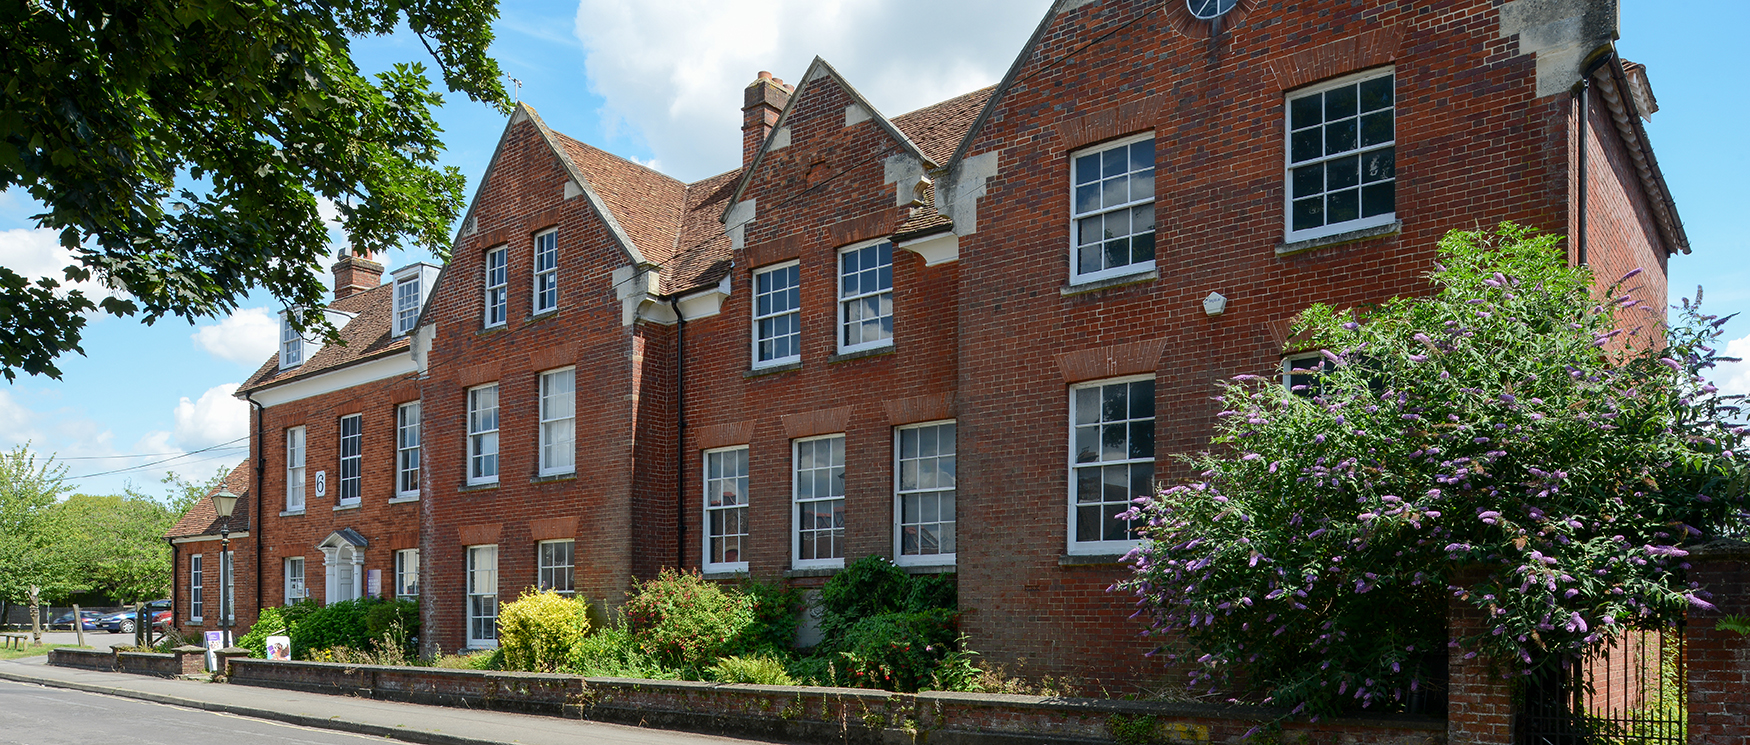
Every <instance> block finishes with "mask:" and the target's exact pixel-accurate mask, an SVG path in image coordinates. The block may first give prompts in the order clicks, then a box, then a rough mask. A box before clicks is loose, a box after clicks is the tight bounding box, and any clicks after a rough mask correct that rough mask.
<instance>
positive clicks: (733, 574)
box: [700, 566, 752, 580]
mask: <svg viewBox="0 0 1750 745" xmlns="http://www.w3.org/2000/svg"><path fill="white" fill-rule="evenodd" d="M700 576H702V577H704V578H705V579H709V580H729V579H747V578H748V577H750V576H752V575H749V574H748V573H747V567H745V566H744V567H742V568H740V569H712V570H707V571H705V572H703V573H701V575H700Z"/></svg>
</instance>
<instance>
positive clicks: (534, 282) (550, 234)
mask: <svg viewBox="0 0 1750 745" xmlns="http://www.w3.org/2000/svg"><path fill="white" fill-rule="evenodd" d="M533 244H534V260H533V261H531V262H530V267H531V268H532V270H533V272H534V276H533V277H532V278H531V281H530V283H529V307H530V308H532V309H533V310H532V311H531V314H532V315H537V316H539V315H545V314H547V313H552V312H553V311H556V310H559V229H558V228H548V229H546V230H543V231H541V232H539V233H536V234H535V237H534V239H533ZM543 257H544V258H545V259H546V260H549V261H550V262H551V263H550V264H548V265H547V266H542V264H541V262H542V260H543ZM543 282H545V283H547V284H546V286H543V285H542V283H543ZM548 296H551V297H552V300H550V301H549V300H547V297H548Z"/></svg>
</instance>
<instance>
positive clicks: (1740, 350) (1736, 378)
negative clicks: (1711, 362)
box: [1708, 336, 1750, 395]
mask: <svg viewBox="0 0 1750 745" xmlns="http://www.w3.org/2000/svg"><path fill="white" fill-rule="evenodd" d="M1725 356H1727V357H1738V358H1740V359H1743V360H1744V361H1743V362H1721V363H1719V364H1718V365H1717V366H1715V367H1714V371H1713V373H1712V374H1710V375H1708V380H1709V381H1710V382H1712V383H1713V384H1714V385H1716V386H1719V388H1720V392H1721V393H1727V394H1741V395H1750V336H1744V337H1742V338H1738V339H1733V340H1731V341H1729V342H1726V349H1725Z"/></svg>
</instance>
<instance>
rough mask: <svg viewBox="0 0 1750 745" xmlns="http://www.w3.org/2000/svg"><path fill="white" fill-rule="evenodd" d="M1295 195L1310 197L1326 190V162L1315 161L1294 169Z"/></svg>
mask: <svg viewBox="0 0 1750 745" xmlns="http://www.w3.org/2000/svg"><path fill="white" fill-rule="evenodd" d="M1293 181H1294V196H1296V197H1310V196H1312V195H1314V194H1318V193H1320V192H1323V191H1324V190H1325V164H1323V163H1314V164H1312V165H1310V166H1301V167H1299V168H1296V169H1294V175H1293Z"/></svg>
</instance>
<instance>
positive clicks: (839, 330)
mask: <svg viewBox="0 0 1750 745" xmlns="http://www.w3.org/2000/svg"><path fill="white" fill-rule="evenodd" d="M883 243H885V244H887V246H888V249H887V288H886V289H883V290H876V291H874V292H859V293H857V294H856V295H849V296H847V295H846V294H845V254H848V253H854V252H857V251H861V250H863V249H865V248H870V247H873V246H879V245H881V244H883ZM896 250H898V247H897V246H894V245H893V239H891V238H876V239H873V240H867V241H862V242H860V243H853V244H851V245H849V246H841V247H839V249H838V251H837V252H835V253H834V254H833V275H834V276H835V277H837V278H838V279H837V280H836V281H835V283H834V287H836V288H837V292H836V295H837V297H836V298H835V299H834V301H833V306H834V307H835V308H836V309H837V321H838V322H837V323H836V324H835V325H834V326H833V329H834V330H833V344H834V346H835V347H837V349H838V353H839V354H848V353H851V352H861V351H864V350H867V349H881V348H884V347H891V346H893V336H894V333H893V332H897V331H898V330H899V329H898V325H899V324H898V320H899V319H898V316H899V309H898V307H896V306H895V304H894V301H893V279H894V277H893V274H894V262H893V252H894V251H896ZM862 271H863V270H861V269H859V270H858V272H859V273H860V272H862ZM882 295H886V296H887V307H888V310H889V311H890V312H889V314H888V316H887V317H888V318H889V319H892V321H893V325H894V329H893V331H892V332H889V333H888V334H887V336H885V337H882V338H880V339H876V340H874V341H863V342H858V343H856V344H846V343H845V328H846V324H847V323H849V322H848V321H847V320H846V312H845V311H846V306H848V305H850V304H851V303H853V302H857V301H861V300H862V299H864V298H868V297H877V298H878V297H880V296H882ZM877 302H879V301H877ZM859 323H861V321H859Z"/></svg>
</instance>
